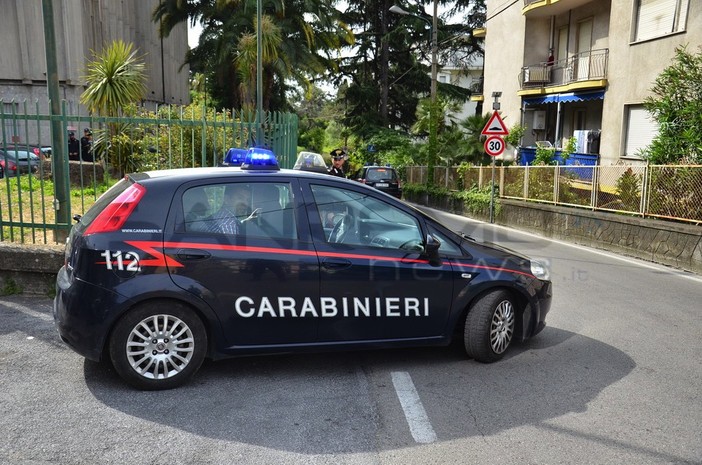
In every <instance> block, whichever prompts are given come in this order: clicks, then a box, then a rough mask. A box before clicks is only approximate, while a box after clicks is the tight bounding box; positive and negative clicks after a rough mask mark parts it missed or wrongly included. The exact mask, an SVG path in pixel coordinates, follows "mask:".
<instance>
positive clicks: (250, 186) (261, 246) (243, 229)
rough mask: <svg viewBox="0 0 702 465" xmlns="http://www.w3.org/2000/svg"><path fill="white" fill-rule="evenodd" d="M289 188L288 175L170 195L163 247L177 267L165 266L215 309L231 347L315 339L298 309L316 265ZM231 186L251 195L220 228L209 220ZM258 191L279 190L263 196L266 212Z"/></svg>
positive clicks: (315, 291)
mask: <svg viewBox="0 0 702 465" xmlns="http://www.w3.org/2000/svg"><path fill="white" fill-rule="evenodd" d="M296 185H297V184H296V183H295V182H294V180H291V179H287V178H284V179H280V178H277V179H275V180H272V179H271V180H265V179H261V178H260V177H259V179H256V180H250V179H248V178H244V179H242V178H241V177H239V178H234V179H232V180H228V181H226V182H222V181H218V182H217V183H202V182H200V183H190V184H188V185H185V186H182V187H181V188H180V189H179V190H178V192H177V193H176V195H175V199H174V202H173V208H172V210H173V212H172V217H173V222H172V223H173V229H172V231H171V232H170V233H166V239H165V242H166V243H165V244H164V245H165V250H166V253H168V254H169V255H170V256H171V257H173V258H174V259H175V260H176V261H177V262H178V263H179V264H180V265H181V266H172V267H170V269H169V271H170V273H171V277H172V279H173V281H174V282H175V283H176V284H177V285H178V286H180V287H181V288H182V289H184V290H185V291H187V292H190V293H192V294H194V295H195V296H197V297H198V298H200V299H202V300H203V301H204V302H205V303H206V304H207V305H209V306H210V307H211V308H212V309H214V311H215V312H216V314H217V315H218V317H219V320H220V323H221V327H222V329H223V332H224V337H225V340H226V341H227V344H228V347H230V348H245V347H246V346H258V348H259V349H260V348H261V347H263V346H268V345H270V346H280V345H284V344H299V343H311V342H314V341H315V340H316V337H317V319H316V318H315V317H314V315H313V313H312V312H306V311H305V309H306V308H308V307H309V306H310V305H312V304H313V303H316V302H317V301H318V297H319V264H318V261H317V257H316V254H315V253H314V248H313V245H312V243H311V240H310V237H309V232H307V233H305V231H309V228H308V227H307V225H306V224H304V222H305V221H306V220H305V215H304V213H303V212H302V211H301V208H302V202H301V199H300V196H299V194H298V193H296V191H295V187H294V186H296ZM232 188H234V189H238V190H242V189H244V190H248V191H249V193H250V195H249V197H248V198H246V199H244V200H242V199H238V201H239V202H240V203H236V204H235V205H234V207H232V209H231V210H232V211H233V212H234V214H235V215H236V216H237V217H236V219H235V221H234V222H235V223H237V226H236V227H235V228H234V230H232V229H231V228H230V227H228V229H225V230H226V232H220V230H218V229H217V226H216V222H217V221H218V219H219V218H220V216H221V211H222V210H221V209H222V207H223V205H224V204H225V199H224V196H225V195H226V190H227V189H232ZM263 190H268V191H269V192H270V191H272V192H275V193H277V195H278V198H277V200H276V199H274V198H271V197H270V196H268V197H267V198H266V199H265V200H266V205H265V209H266V210H265V211H263V209H262V208H261V207H258V206H257V199H256V196H257V195H258V193H260V192H262V191H263ZM274 204H275V205H277V206H274ZM256 209H258V210H257V212H256V214H254V215H253V216H251V214H252V212H254V210H256ZM266 223H268V224H266ZM273 223H275V225H273ZM227 224H229V225H231V224H233V223H231V222H230V223H227ZM269 226H270V228H269ZM301 226H303V227H301ZM273 227H276V228H279V231H278V230H277V229H276V230H274V229H272V228H273ZM233 231H235V232H233Z"/></svg>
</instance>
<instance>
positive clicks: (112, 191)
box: [80, 179, 132, 228]
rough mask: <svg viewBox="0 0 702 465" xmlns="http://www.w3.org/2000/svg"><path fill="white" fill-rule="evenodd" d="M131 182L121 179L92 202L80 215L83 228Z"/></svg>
mask: <svg viewBox="0 0 702 465" xmlns="http://www.w3.org/2000/svg"><path fill="white" fill-rule="evenodd" d="M131 184H132V182H131V181H128V180H126V179H121V180H120V181H119V182H117V183H116V184H115V185H114V186H112V187H110V188H109V189H108V190H107V192H105V193H104V194H102V195H101V196H100V197H99V198H98V199H97V201H96V202H95V203H94V204H93V206H92V207H90V208H89V209H88V211H87V212H85V214H84V215H83V216H81V218H80V225H81V226H82V227H83V228H87V227H88V226H90V223H92V222H93V221H94V220H95V218H97V216H98V215H99V214H100V212H102V211H103V210H104V209H105V207H107V206H108V205H109V204H110V202H112V201H113V200H114V199H116V198H117V196H118V195H119V194H121V193H122V192H124V191H125V190H126V189H127V188H128V187H129V186H130V185H131Z"/></svg>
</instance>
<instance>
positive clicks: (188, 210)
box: [182, 186, 213, 232]
mask: <svg viewBox="0 0 702 465" xmlns="http://www.w3.org/2000/svg"><path fill="white" fill-rule="evenodd" d="M205 189H206V187H204V186H198V187H193V188H190V189H188V190H187V191H185V192H184V193H183V198H182V202H183V221H184V225H185V230H186V231H188V232H193V231H200V232H204V231H206V230H207V222H206V219H207V218H209V216H210V215H211V214H212V213H213V209H212V205H211V203H210V198H209V197H208V195H207V191H206V190H205Z"/></svg>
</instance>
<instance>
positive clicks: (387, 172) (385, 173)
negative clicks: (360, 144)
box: [366, 168, 397, 181]
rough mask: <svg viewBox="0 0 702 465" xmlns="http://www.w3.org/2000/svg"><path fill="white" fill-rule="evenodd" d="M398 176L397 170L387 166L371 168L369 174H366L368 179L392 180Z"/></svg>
mask: <svg viewBox="0 0 702 465" xmlns="http://www.w3.org/2000/svg"><path fill="white" fill-rule="evenodd" d="M396 178H397V175H396V174H395V170H393V169H387V168H374V169H369V170H368V174H366V180H368V181H392V180H394V179H396Z"/></svg>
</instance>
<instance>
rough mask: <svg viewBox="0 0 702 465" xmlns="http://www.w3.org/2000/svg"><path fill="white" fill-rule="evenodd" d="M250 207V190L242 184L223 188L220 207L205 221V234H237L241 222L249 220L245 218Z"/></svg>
mask: <svg viewBox="0 0 702 465" xmlns="http://www.w3.org/2000/svg"><path fill="white" fill-rule="evenodd" d="M250 205H251V190H250V188H249V186H247V185H244V184H229V185H227V186H226V187H225V188H224V197H223V198H222V206H221V207H220V209H219V210H218V211H217V212H215V213H214V214H213V215H212V216H211V217H210V218H208V219H207V222H208V226H207V232H214V233H222V234H238V233H239V231H240V229H241V228H240V227H241V224H242V222H244V221H247V220H249V219H250V218H251V216H248V217H246V218H244V219H243V220H242V219H240V217H242V216H246V215H247V214H248V212H249V210H250V208H249V207H250Z"/></svg>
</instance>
